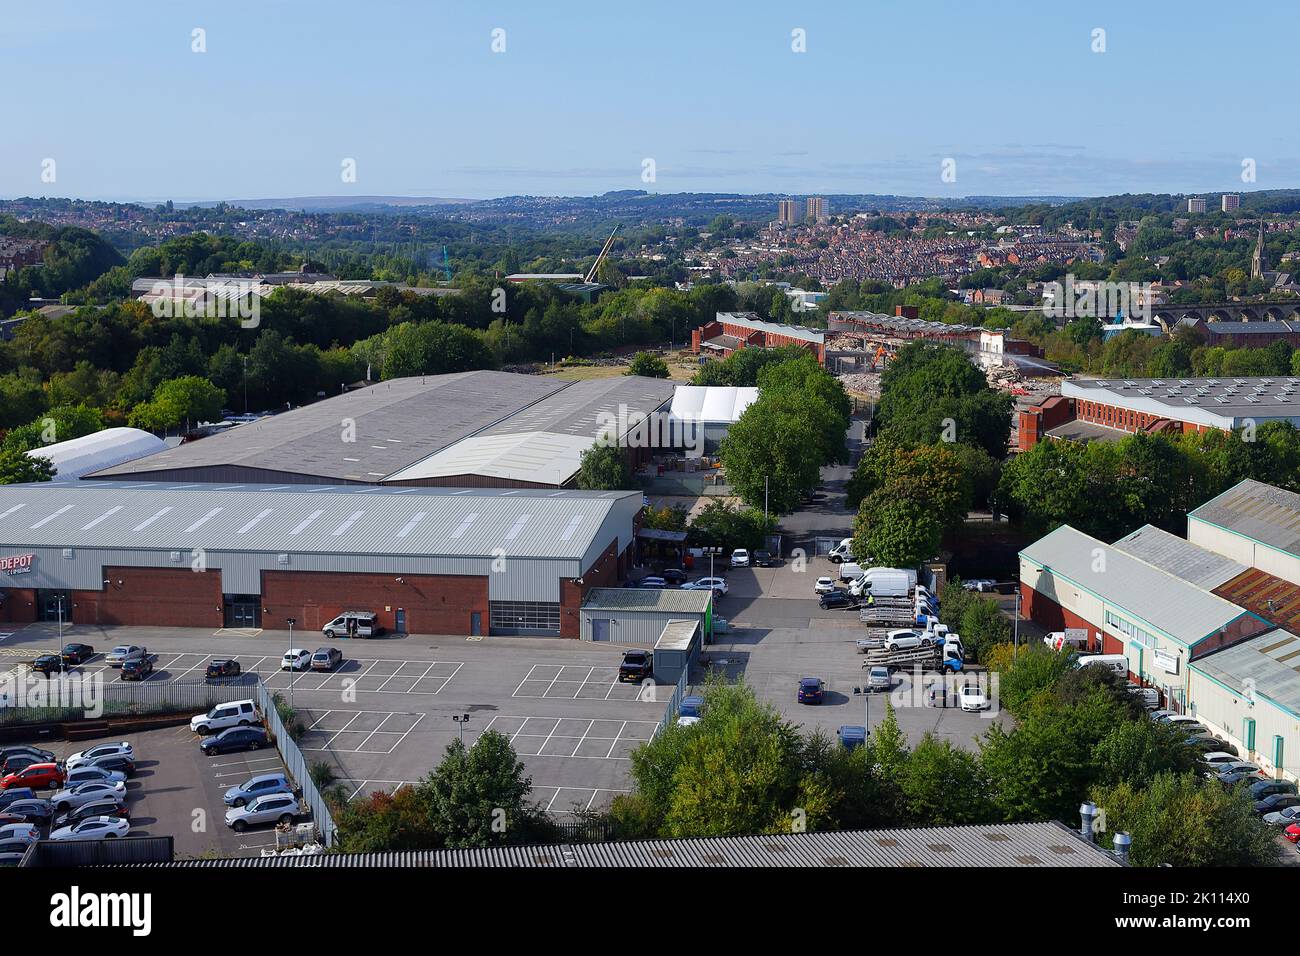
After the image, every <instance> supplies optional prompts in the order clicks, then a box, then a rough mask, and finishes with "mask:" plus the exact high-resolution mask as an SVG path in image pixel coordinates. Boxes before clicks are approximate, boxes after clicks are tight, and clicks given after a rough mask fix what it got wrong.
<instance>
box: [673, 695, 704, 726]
mask: <svg viewBox="0 0 1300 956" xmlns="http://www.w3.org/2000/svg"><path fill="white" fill-rule="evenodd" d="M703 714H704V698H703V697H697V696H694V695H692V696H690V697H683V698H682V702H681V705H680V706H679V707H678V709H677V723H679V724H681V725H682V726H683V727H690V726H691V725H692V724H698V723H699V722H700V717H701V716H702V715H703Z"/></svg>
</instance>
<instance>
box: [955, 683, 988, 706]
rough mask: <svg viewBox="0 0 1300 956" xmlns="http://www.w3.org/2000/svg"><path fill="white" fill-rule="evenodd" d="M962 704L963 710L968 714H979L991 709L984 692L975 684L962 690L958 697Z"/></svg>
mask: <svg viewBox="0 0 1300 956" xmlns="http://www.w3.org/2000/svg"><path fill="white" fill-rule="evenodd" d="M958 699H959V701H960V702H961V709H962V710H964V711H967V712H972V713H973V712H977V711H981V710H988V709H989V699H988V697H986V696H985V695H984V691H982V690H980V688H979V687H978V686H976V685H974V684H968V685H967V686H965V687H963V688H962V689H961V694H960V695H959V697H958Z"/></svg>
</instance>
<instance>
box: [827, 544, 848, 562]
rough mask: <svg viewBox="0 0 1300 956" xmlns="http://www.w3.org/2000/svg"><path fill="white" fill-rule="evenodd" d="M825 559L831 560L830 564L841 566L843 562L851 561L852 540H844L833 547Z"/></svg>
mask: <svg viewBox="0 0 1300 956" xmlns="http://www.w3.org/2000/svg"><path fill="white" fill-rule="evenodd" d="M826 557H828V558H830V559H831V564H843V563H844V562H845V561H852V560H853V539H852V538H844V539H842V540H841V541H840V543H839V544H837V545H836V546H835V547H833V548H831V550H830V552H829V553H828V554H827V555H826Z"/></svg>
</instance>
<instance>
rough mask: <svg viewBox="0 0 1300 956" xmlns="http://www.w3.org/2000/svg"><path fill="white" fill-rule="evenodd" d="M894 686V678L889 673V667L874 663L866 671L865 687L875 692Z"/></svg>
mask: <svg viewBox="0 0 1300 956" xmlns="http://www.w3.org/2000/svg"><path fill="white" fill-rule="evenodd" d="M893 686H894V678H893V676H892V675H891V674H890V673H889V668H888V667H884V666H881V665H879V664H878V665H876V666H874V667H872V668H871V670H869V671H867V688H868V689H869V690H870V691H871V692H872V693H875V692H876V691H880V690H883V691H888V690H889V689H890V688H892V687H893Z"/></svg>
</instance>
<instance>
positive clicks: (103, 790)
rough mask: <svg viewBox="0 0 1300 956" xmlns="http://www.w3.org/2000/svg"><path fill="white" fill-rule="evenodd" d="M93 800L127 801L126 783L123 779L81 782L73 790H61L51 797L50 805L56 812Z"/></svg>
mask: <svg viewBox="0 0 1300 956" xmlns="http://www.w3.org/2000/svg"><path fill="white" fill-rule="evenodd" d="M91 800H116V801H117V802H118V803H119V804H122V803H125V802H126V784H125V783H123V782H122V781H121V780H119V781H117V782H116V783H110V782H108V781H102V782H92V783H83V784H79V785H78V786H77V787H75V788H73V789H71V790H60V791H59V792H58V793H56V794H54V796H52V797H50V806H52V807H53V808H54V812H55V813H66V812H67V811H68V810H75V809H76V808H77V807H79V806H81V805H82V804H83V803H90V801H91Z"/></svg>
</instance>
